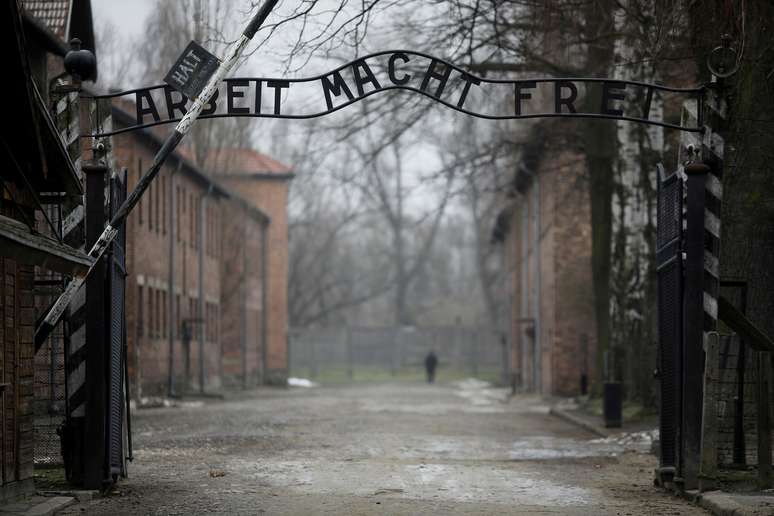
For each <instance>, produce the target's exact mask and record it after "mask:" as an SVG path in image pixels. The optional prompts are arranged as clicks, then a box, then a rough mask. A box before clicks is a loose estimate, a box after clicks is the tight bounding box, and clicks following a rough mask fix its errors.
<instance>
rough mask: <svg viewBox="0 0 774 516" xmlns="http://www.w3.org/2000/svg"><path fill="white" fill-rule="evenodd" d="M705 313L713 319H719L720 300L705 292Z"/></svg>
mask: <svg viewBox="0 0 774 516" xmlns="http://www.w3.org/2000/svg"><path fill="white" fill-rule="evenodd" d="M704 311H705V312H706V313H708V314H709V315H710V317H712V318H713V319H717V318H718V300H717V299H715V298H714V297H712V296H711V295H709V294H708V293H707V292H704Z"/></svg>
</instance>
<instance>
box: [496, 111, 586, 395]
mask: <svg viewBox="0 0 774 516" xmlns="http://www.w3.org/2000/svg"><path fill="white" fill-rule="evenodd" d="M546 125H549V124H538V125H536V126H535V127H534V129H533V132H532V134H531V136H530V139H529V141H528V143H527V144H526V145H525V146H524V148H523V150H522V155H521V159H520V161H519V163H518V165H517V167H516V172H515V174H514V177H513V181H512V182H511V183H510V184H511V186H510V188H509V191H508V192H506V198H505V199H504V200H503V207H502V210H501V211H500V214H499V216H498V221H497V225H496V227H495V232H494V238H495V240H496V241H498V242H500V244H501V245H502V253H503V261H502V263H503V264H504V268H505V272H506V275H507V278H508V279H507V283H508V293H507V299H508V305H509V311H510V317H509V324H508V325H509V334H510V339H509V341H510V347H511V370H512V372H513V373H512V374H513V378H512V381H513V382H514V385H515V386H516V387H517V388H520V389H523V390H526V391H534V392H539V393H543V394H547V395H565V396H569V395H577V394H579V393H580V392H581V391H582V390H584V388H585V387H584V384H585V385H586V386H587V385H588V382H590V381H591V379H593V378H595V375H594V371H596V364H595V356H596V355H595V342H596V338H595V336H596V332H595V319H594V304H593V293H592V292H593V290H592V275H591V207H590V199H589V192H588V188H589V186H588V181H587V180H586V177H585V173H584V170H585V168H584V166H585V164H584V161H583V155H582V154H580V153H578V152H577V151H574V150H572V146H571V145H568V144H566V143H565V144H563V143H562V142H560V141H557V140H558V139H561V138H562V136H561V132H559V131H555V130H554V131H552V132H551V133H550V134H551V136H550V137H548V136H547V135H548V134H549V131H548V130H547V129H546V127H545V126H546Z"/></svg>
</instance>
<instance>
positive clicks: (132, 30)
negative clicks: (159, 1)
mask: <svg viewBox="0 0 774 516" xmlns="http://www.w3.org/2000/svg"><path fill="white" fill-rule="evenodd" d="M153 4H154V0H94V1H93V2H91V8H92V10H93V11H94V13H93V14H94V22H95V23H94V25H95V26H98V25H99V23H100V22H101V21H102V20H110V21H112V22H113V23H114V24H115V25H116V27H118V28H120V29H121V32H122V33H123V34H124V35H126V36H127V37H131V38H132V39H134V38H135V37H140V36H141V35H142V32H143V30H142V28H143V26H144V25H145V18H146V17H147V16H148V14H149V13H150V11H151V7H152V6H153Z"/></svg>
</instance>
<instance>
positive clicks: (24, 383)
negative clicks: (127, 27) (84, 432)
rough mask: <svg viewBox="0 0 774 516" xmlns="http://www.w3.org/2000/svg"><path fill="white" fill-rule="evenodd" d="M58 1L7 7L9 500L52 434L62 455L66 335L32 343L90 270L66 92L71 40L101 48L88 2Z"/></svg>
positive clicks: (4, 155)
mask: <svg viewBox="0 0 774 516" xmlns="http://www.w3.org/2000/svg"><path fill="white" fill-rule="evenodd" d="M58 3H59V4H62V5H61V6H60V7H62V9H59V10H56V9H52V7H53V6H52V4H53V2H45V1H42V0H41V1H27V2H23V3H22V2H18V1H17V0H11V1H9V2H4V3H3V4H2V7H0V26H2V30H0V34H2V41H3V44H4V48H5V49H6V53H7V59H6V61H7V62H6V67H5V71H6V73H7V74H8V75H7V77H6V78H5V80H4V81H3V83H2V86H0V91H2V94H3V98H4V99H6V100H7V101H9V102H12V103H13V106H14V107H13V113H14V117H13V121H7V123H5V124H3V126H2V128H1V129H0V165H1V166H0V192H1V193H0V397H2V400H1V401H2V410H0V475H1V480H2V482H1V483H0V486H1V487H0V499H8V498H10V497H12V496H15V495H18V494H22V493H25V492H28V491H31V490H32V489H33V484H32V476H33V465H34V464H35V463H36V462H37V461H38V459H39V457H38V448H39V446H40V445H41V444H45V443H46V442H48V441H50V440H51V436H52V435H53V436H54V438H55V439H56V441H55V442H54V446H53V450H54V456H55V457H59V446H58V444H59V443H58V438H57V437H56V435H55V434H54V432H53V427H52V426H51V425H50V424H48V422H49V421H53V420H55V421H56V422H57V424H58V423H61V421H62V419H63V418H64V417H65V413H64V410H65V409H64V401H65V400H64V397H63V395H61V396H60V394H61V392H60V391H59V390H57V389H58V387H60V386H61V385H62V384H63V381H64V371H63V361H62V356H63V355H62V348H61V344H62V334H61V331H59V333H58V334H55V335H54V336H52V337H51V338H49V339H48V340H47V341H46V342H44V343H42V345H41V346H39V347H37V346H36V345H35V343H34V339H33V336H34V332H35V325H36V320H37V317H38V316H39V315H40V313H41V312H42V311H43V310H45V308H46V306H47V304H48V300H49V299H50V298H51V297H52V296H55V295H57V293H58V291H59V290H58V289H59V288H60V287H61V286H62V282H63V277H64V276H65V275H73V274H76V273H83V272H84V271H85V270H86V269H88V267H89V265H90V263H91V261H90V259H89V258H88V257H87V256H86V255H85V253H83V252H82V251H81V250H79V248H78V247H79V246H78V245H77V244H75V243H74V242H75V241H77V240H78V238H77V236H76V237H75V238H73V234H72V233H71V232H70V231H68V230H69V229H73V228H75V227H77V226H78V218H79V217H78V214H79V213H80V214H81V220H82V213H83V212H82V209H83V194H84V185H83V181H82V175H81V171H80V166H79V161H78V159H77V158H78V155H79V153H80V148H79V145H78V134H79V125H78V108H77V103H73V102H71V100H72V98H73V97H72V96H73V95H74V94H71V93H64V92H62V91H61V90H60V86H61V85H63V84H64V83H65V82H67V81H68V80H69V79H70V78H69V77H66V76H65V74H64V73H63V72H64V66H63V60H62V57H63V56H64V54H65V53H66V52H67V50H68V47H67V45H66V44H65V40H66V38H68V37H70V36H75V35H77V34H81V35H82V37H83V38H84V39H85V40H86V41H87V42H90V43H89V44H93V38H92V35H93V32H92V29H91V14H90V10H88V9H87V10H81V8H84V7H88V5H86V4H88V2H74V3H75V4H78V9H76V10H75V11H73V10H72V9H71V8H72V7H73V6H72V5H71V2H58ZM88 48H93V46H90V47H88ZM65 127H66V128H65ZM65 220H70V221H73V223H72V224H69V225H68V224H64V221H65ZM75 233H77V231H75ZM55 387H56V388H55ZM41 421H44V424H42V425H39V422H41ZM44 452H46V453H43V454H42V455H43V456H47V452H48V450H44Z"/></svg>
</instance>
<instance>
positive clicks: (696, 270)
mask: <svg viewBox="0 0 774 516" xmlns="http://www.w3.org/2000/svg"><path fill="white" fill-rule="evenodd" d="M709 170H710V169H709V167H708V166H707V165H704V164H702V163H694V164H690V165H687V166H686V167H685V173H686V174H687V176H688V180H687V183H688V198H687V213H686V219H687V224H686V232H685V247H684V250H685V253H686V263H685V297H684V302H685V305H684V306H685V308H684V313H685V321H684V329H683V332H684V333H683V335H684V338H683V357H684V362H683V400H684V402H683V414H682V419H683V423H682V427H681V429H682V441H683V444H682V450H683V453H682V467H681V477H682V478H683V479H684V485H685V488H686V489H695V488H696V486H697V485H698V481H699V478H698V476H699V460H700V457H701V420H702V406H703V389H702V386H703V380H704V349H703V344H704V340H703V339H704V302H703V295H704V209H705V187H704V185H705V183H706V182H707V174H708V173H709Z"/></svg>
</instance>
